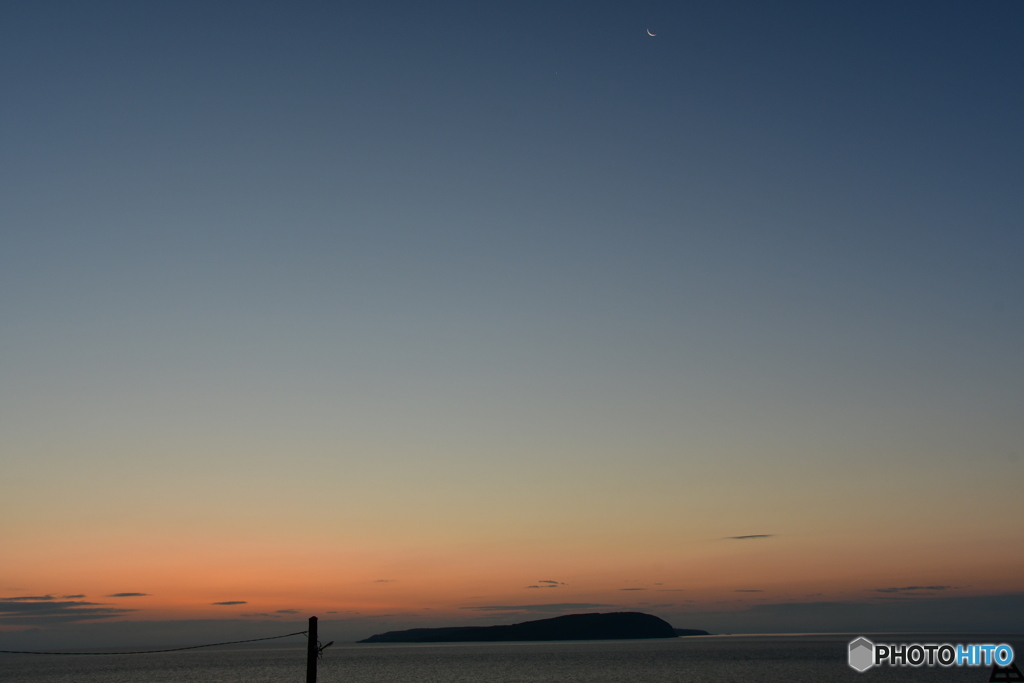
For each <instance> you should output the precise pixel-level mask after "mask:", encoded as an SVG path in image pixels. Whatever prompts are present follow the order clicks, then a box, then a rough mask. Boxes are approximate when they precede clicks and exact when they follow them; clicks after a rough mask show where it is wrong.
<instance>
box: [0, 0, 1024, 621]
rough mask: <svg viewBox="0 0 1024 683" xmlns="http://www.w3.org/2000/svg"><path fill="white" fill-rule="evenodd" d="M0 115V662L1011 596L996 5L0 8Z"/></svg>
mask: <svg viewBox="0 0 1024 683" xmlns="http://www.w3.org/2000/svg"><path fill="white" fill-rule="evenodd" d="M648 29H649V30H650V31H651V32H652V33H656V34H657V35H656V37H650V36H649V35H648V34H647V31H648ZM0 103H2V106H0V378H2V380H0V459H2V475H0V520H2V521H0V529H2V532H0V534H2V543H0V598H3V599H2V600H0V631H3V630H6V635H8V636H9V635H10V634H11V633H12V632H13V630H15V629H23V628H24V627H25V626H33V625H36V626H39V625H43V626H46V625H55V624H61V623H70V624H84V623H88V620H87V619H86V617H85V616H84V615H91V616H90V618H102V619H106V620H119V619H129V620H146V621H149V622H159V621H166V620H176V619H211V618H224V619H231V620H244V619H254V620H261V619H262V620H270V621H273V620H274V619H282V618H287V617H288V615H289V612H279V610H298V613H299V614H301V615H305V614H313V613H317V614H320V615H321V616H323V617H329V614H331V613H333V614H337V615H339V616H338V617H337V618H339V619H341V618H343V616H344V615H350V616H351V617H352V618H355V616H356V615H355V613H358V616H359V617H360V618H362V617H367V618H370V617H372V618H374V619H377V620H378V621H377V622H374V623H375V624H376V623H385V622H387V619H386V618H385V617H384V616H382V615H391V614H399V615H405V616H402V619H404V620H405V621H404V622H402V623H406V622H408V623H414V624H419V625H423V626H430V625H450V624H453V623H468V621H467V620H473V619H476V620H478V621H479V620H487V619H489V620H490V622H489V623H498V622H509V621H514V620H519V617H521V616H523V615H527V614H538V613H541V614H549V613H557V612H559V611H581V610H594V609H600V610H605V609H606V608H607V609H609V610H610V609H612V608H615V609H618V608H628V609H640V610H644V611H649V612H653V613H656V614H659V615H661V616H664V617H665V618H667V619H669V620H670V621H672V622H673V623H675V624H676V625H677V626H680V627H682V626H689V627H694V628H701V627H702V623H701V616H700V615H702V614H708V615H710V614H712V613H714V614H718V613H722V612H735V613H738V614H753V615H755V616H756V614H757V613H758V612H757V610H762V612H761V613H763V610H765V609H769V608H771V607H772V606H776V607H777V606H779V605H785V604H787V603H800V604H803V603H812V605H811V607H813V604H819V603H820V604H821V605H824V606H826V607H827V606H829V605H832V606H835V605H846V606H847V607H849V605H850V604H861V603H863V604H865V605H876V606H878V608H879V609H882V608H885V609H890V607H891V604H892V600H893V599H897V600H902V602H901V603H900V604H905V605H907V607H906V608H905V609H907V610H913V609H923V608H921V607H920V605H922V604H925V603H926V602H927V601H928V600H938V596H942V599H943V600H947V601H948V600H953V599H963V600H987V601H989V602H987V603H985V604H996V605H998V604H1008V603H1005V602H1004V603H1001V602H1000V600H1002V598H1000V597H999V596H1003V597H1005V598H1006V600H1017V601H1018V602H1019V595H1020V594H1021V593H1022V592H1024V515H1022V514H1021V512H1020V502H1021V495H1022V494H1021V486H1020V481H1021V477H1022V475H1024V419H1022V417H1024V416H1022V406H1024V301H1022V294H1024V268H1022V265H1021V264H1022V259H1024V190H1022V188H1024V164H1022V161H1021V160H1022V159H1024V126H1022V125H1021V123H1022V118H1021V116H1022V114H1021V113H1022V111H1024V5H1022V4H1021V3H1019V2H986V3H970V2H961V3H946V2H916V3H912V2H899V3H893V2H874V3H872V2H855V3H854V2H848V3H816V2H815V3H811V2H808V3H796V2H793V3H776V4H766V3H753V2H747V3H728V2H716V3H677V2H672V3H669V2H646V3H602V2H591V3H550V2H547V3H523V2H516V3H490V2H488V3H478V2H476V3H468V2H467V3H456V2H434V3H414V2H397V3H387V2H381V3H365V4H357V3H324V2H309V3H266V2H256V3H220V4H217V5H216V6H211V4H210V3H198V2H195V3H193V2H181V1H176V2H152V3H137V2H125V3H108V2H90V3H70V2H57V3H48V2H6V3H4V4H3V6H2V8H0ZM740 536H765V537H762V538H734V537H740ZM545 581H546V582H549V583H542V582H545ZM533 586H549V587H541V588H534V587H533ZM891 589H892V590H891ZM119 593H144V594H145V595H142V596H121V597H111V596H115V595H116V594H119ZM61 596H84V597H74V598H63V597H61ZM1014 596H1017V597H1014ZM26 597H29V598H36V599H34V600H10V599H9V598H26ZM886 600H889V602H885V601H886ZM58 603H60V604H58ZM65 603H66V604H65ZM87 603H89V604H87ZM214 603H244V604H221V605H217V604H214ZM47 604H49V605H50V607H46V605H47ZM928 604H938V603H937V602H935V603H928ZM944 604H946V603H944ZM949 604H952V603H949ZM958 604H960V603H958ZM962 604H966V603H962ZM972 604H974V603H972ZM979 604H980V603H979ZM1014 604H1016V603H1014ZM12 605H14V606H18V605H22V606H24V605H28V607H19V608H18V609H15V608H14V607H11V606H12ZM551 605H554V607H550V606H551ZM847 607H844V608H843V609H846V608H847ZM493 608H505V609H493ZM822 609H825V608H822ZM828 609H831V608H828ZM837 609H838V608H837ZM83 610H99V611H93V612H88V611H85V612H83ZM118 610H133V611H130V612H121V611H118ZM826 611H827V609H826ZM890 611H891V609H890ZM840 612H841V610H840ZM840 612H832V614H839V613H840ZM947 612H948V610H947ZM923 613H924V612H922V614H923ZM954 613H956V610H954ZM1016 614H1017V616H1016V617H1015V619H1016V620H1017V621H1016V622H1015V624H1016V625H1018V626H1020V628H1021V629H1024V622H1022V621H1020V619H1021V618H1022V617H1021V616H1020V614H1021V613H1020V611H1019V610H1018V611H1017V613H1016ZM244 615H256V616H244ZM259 615H274V616H272V617H267V616H259ZM346 618H347V617H346ZM835 618H836V619H839V621H838V622H835V623H837V624H839V625H840V626H842V625H843V624H849V623H854V622H843V621H842V618H841V616H836V617H835ZM711 621H713V619H712V618H711V617H710V616H709V617H708V623H710V622H711ZM683 622H686V623H683ZM954 622H955V619H954ZM954 622H951V624H952V626H956V625H957V623H954ZM387 623H391V622H387ZM396 623H397V622H396ZM474 623H475V622H474ZM481 623H482V622H481ZM716 623H717V622H716ZM730 623H732V622H730ZM829 623H830V624H831V623H832V622H829ZM869 623H870V620H869ZM964 623H965V624H966V623H967V622H964ZM971 623H973V622H971ZM744 624H747V625H746V626H744ZM982 625H984V623H982ZM1010 625H1011V626H1013V625H1014V624H1010ZM832 627H833V628H834V627H835V624H833V625H832ZM366 628H367V629H369V628H370V626H366ZM730 628H733V630H735V631H742V630H744V629H746V630H770V629H769V628H767V627H766V626H765V625H764V623H763V620H762V621H758V619H756V618H751V620H749V621H747V622H743V621H742V619H740V620H739V621H737V622H735V623H732V626H730ZM357 630H358V629H357ZM370 632H373V631H372V630H371V631H368V632H367V633H365V635H369V633H370ZM3 635H4V633H0V636H3Z"/></svg>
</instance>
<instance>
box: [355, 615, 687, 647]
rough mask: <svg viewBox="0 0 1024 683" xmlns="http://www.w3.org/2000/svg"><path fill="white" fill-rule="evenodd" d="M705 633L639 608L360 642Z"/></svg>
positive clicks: (623, 637) (410, 632) (399, 634)
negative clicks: (677, 625) (673, 624)
mask: <svg viewBox="0 0 1024 683" xmlns="http://www.w3.org/2000/svg"><path fill="white" fill-rule="evenodd" d="M681 635H687V636H695V635H707V632H706V631H697V630H693V629H674V628H672V626H671V625H670V624H669V623H668V622H667V621H664V620H662V619H659V618H658V617H656V616H653V615H651V614H643V613H641V612H612V613H608V614H569V615H566V616H564V617H554V618H552V619H539V620H537V621H524V622H523V623H521V624H508V625H505V626H456V627H451V628H413V629H409V630H408V631H388V632H387V633H379V634H377V635H375V636H370V637H369V638H367V639H366V640H360V641H359V642H360V643H471V642H492V643H493V642H501V641H515V640H629V639H636V638H675V637H677V636H681Z"/></svg>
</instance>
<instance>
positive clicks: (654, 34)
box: [647, 29, 658, 38]
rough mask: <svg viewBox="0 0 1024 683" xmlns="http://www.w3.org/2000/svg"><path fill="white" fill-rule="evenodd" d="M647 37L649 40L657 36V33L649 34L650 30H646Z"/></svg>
mask: <svg viewBox="0 0 1024 683" xmlns="http://www.w3.org/2000/svg"><path fill="white" fill-rule="evenodd" d="M647 35H649V36H650V37H651V38H653V37H654V36H656V35H658V34H657V33H651V29H647Z"/></svg>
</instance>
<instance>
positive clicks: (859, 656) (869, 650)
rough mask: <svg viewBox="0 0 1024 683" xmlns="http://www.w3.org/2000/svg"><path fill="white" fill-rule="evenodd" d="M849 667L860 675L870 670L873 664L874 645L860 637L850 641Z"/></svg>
mask: <svg viewBox="0 0 1024 683" xmlns="http://www.w3.org/2000/svg"><path fill="white" fill-rule="evenodd" d="M849 662H850V666H851V667H852V668H854V669H856V670H857V671H860V672H861V673H863V672H865V671H867V670H868V669H870V668H871V667H872V666H873V665H874V663H875V644H874V643H872V642H871V641H870V640H868V639H867V638H865V637H863V636H861V637H860V638H858V639H857V640H853V641H850V659H849Z"/></svg>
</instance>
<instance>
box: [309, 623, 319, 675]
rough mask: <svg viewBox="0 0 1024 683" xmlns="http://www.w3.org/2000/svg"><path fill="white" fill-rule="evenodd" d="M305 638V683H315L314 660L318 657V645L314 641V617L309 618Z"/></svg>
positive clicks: (315, 640)
mask: <svg viewBox="0 0 1024 683" xmlns="http://www.w3.org/2000/svg"><path fill="white" fill-rule="evenodd" d="M306 638H307V641H306V643H307V644H306V683H316V659H317V657H318V656H319V655H320V643H319V641H317V639H316V617H310V618H309V631H308V632H307V633H306Z"/></svg>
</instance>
